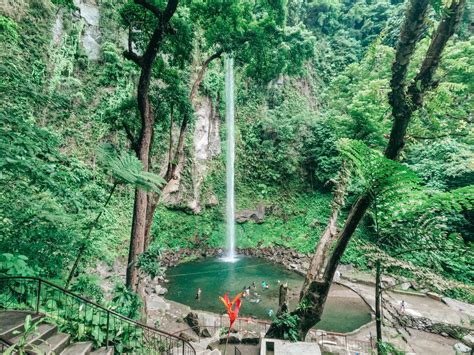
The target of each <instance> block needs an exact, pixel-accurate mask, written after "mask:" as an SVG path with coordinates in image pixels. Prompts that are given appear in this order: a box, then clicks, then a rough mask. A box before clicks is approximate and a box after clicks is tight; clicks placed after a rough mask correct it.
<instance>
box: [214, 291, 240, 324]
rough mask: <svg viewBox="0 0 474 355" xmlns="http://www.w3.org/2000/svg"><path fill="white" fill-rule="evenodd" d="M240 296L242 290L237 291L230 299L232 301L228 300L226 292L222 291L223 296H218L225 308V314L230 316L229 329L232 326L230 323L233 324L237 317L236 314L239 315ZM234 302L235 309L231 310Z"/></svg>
mask: <svg viewBox="0 0 474 355" xmlns="http://www.w3.org/2000/svg"><path fill="white" fill-rule="evenodd" d="M240 296H242V292H241V293H239V294H238V295H237V296H235V298H234V299H233V300H232V302H230V301H229V296H228V295H227V293H224V298H222V297H219V298H220V300H221V301H222V302H223V303H224V305H225V308H226V309H227V314H228V315H229V318H230V326H229V331H230V328H232V324H234V322H235V320H236V319H237V316H238V315H239V309H240ZM234 303H235V309H234V310H232V306H233V305H234Z"/></svg>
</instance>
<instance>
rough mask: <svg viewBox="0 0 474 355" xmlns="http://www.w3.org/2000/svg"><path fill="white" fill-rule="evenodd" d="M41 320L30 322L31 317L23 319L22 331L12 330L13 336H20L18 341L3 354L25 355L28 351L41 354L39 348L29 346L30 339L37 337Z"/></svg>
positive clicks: (35, 345)
mask: <svg viewBox="0 0 474 355" xmlns="http://www.w3.org/2000/svg"><path fill="white" fill-rule="evenodd" d="M40 322H41V320H38V321H36V322H32V320H31V315H27V316H26V318H25V322H24V325H23V331H19V330H14V331H13V335H16V336H18V335H20V337H19V340H18V342H17V343H16V344H14V345H12V346H10V347H8V348H7V349H6V350H5V351H4V352H3V354H5V355H11V354H19V355H26V354H28V353H29V352H30V351H37V352H40V353H41V351H42V350H41V348H40V347H39V346H38V345H37V344H31V343H30V339H31V337H34V336H38V335H39V333H38V324H39V323H40Z"/></svg>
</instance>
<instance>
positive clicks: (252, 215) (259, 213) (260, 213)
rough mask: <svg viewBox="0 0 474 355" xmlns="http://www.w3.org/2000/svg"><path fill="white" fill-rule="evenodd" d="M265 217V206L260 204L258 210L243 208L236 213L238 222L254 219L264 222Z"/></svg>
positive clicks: (256, 221)
mask: <svg viewBox="0 0 474 355" xmlns="http://www.w3.org/2000/svg"><path fill="white" fill-rule="evenodd" d="M264 219H265V206H264V205H263V204H259V205H258V207H257V209H256V210H242V211H237V212H236V213H235V221H236V222H237V223H244V222H247V221H254V222H255V223H263V220H264Z"/></svg>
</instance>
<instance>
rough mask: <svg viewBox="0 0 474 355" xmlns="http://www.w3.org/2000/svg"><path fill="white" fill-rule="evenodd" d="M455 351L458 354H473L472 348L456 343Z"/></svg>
mask: <svg viewBox="0 0 474 355" xmlns="http://www.w3.org/2000/svg"><path fill="white" fill-rule="evenodd" d="M453 347H454V350H455V351H456V354H459V353H461V354H470V353H471V348H470V347H469V346H467V345H465V344H463V343H456V344H454V346H453Z"/></svg>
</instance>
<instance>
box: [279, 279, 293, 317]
mask: <svg viewBox="0 0 474 355" xmlns="http://www.w3.org/2000/svg"><path fill="white" fill-rule="evenodd" d="M289 303H290V301H289V299H288V284H286V283H285V284H281V285H280V294H279V297H278V312H277V315H281V314H283V313H286V312H288V305H289Z"/></svg>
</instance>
